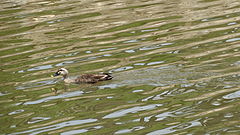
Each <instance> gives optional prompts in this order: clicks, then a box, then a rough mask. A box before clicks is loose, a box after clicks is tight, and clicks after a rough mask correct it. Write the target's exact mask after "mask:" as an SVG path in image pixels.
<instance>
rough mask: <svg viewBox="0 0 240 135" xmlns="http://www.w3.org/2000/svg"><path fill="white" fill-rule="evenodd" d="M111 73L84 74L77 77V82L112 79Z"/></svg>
mask: <svg viewBox="0 0 240 135" xmlns="http://www.w3.org/2000/svg"><path fill="white" fill-rule="evenodd" d="M112 78H113V77H112V76H110V75H109V74H83V75H81V76H79V77H78V78H76V79H75V82H76V83H96V82H98V81H105V80H111V79H112Z"/></svg>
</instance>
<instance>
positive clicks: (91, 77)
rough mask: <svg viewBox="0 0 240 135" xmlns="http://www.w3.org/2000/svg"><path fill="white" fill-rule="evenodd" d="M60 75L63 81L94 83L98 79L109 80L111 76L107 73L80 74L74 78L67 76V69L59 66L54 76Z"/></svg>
mask: <svg viewBox="0 0 240 135" xmlns="http://www.w3.org/2000/svg"><path fill="white" fill-rule="evenodd" d="M58 75H62V76H63V81H64V82H66V83H77V84H80V83H96V82H99V81H107V80H111V79H112V78H113V77H112V76H111V75H110V74H108V73H103V74H82V75H80V76H78V77H76V78H73V79H72V78H69V77H68V70H67V69H65V68H60V69H59V70H58V71H57V72H56V73H55V74H54V76H58Z"/></svg>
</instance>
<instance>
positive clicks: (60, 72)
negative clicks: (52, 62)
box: [53, 68, 68, 78]
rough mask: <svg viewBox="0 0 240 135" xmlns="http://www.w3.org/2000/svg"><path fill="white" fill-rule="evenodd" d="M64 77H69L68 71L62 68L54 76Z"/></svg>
mask: <svg viewBox="0 0 240 135" xmlns="http://www.w3.org/2000/svg"><path fill="white" fill-rule="evenodd" d="M59 75H62V76H63V77H64V78H65V77H67V75H68V70H67V69H65V68H60V69H58V71H57V72H56V73H55V74H54V75H53V76H59Z"/></svg>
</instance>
